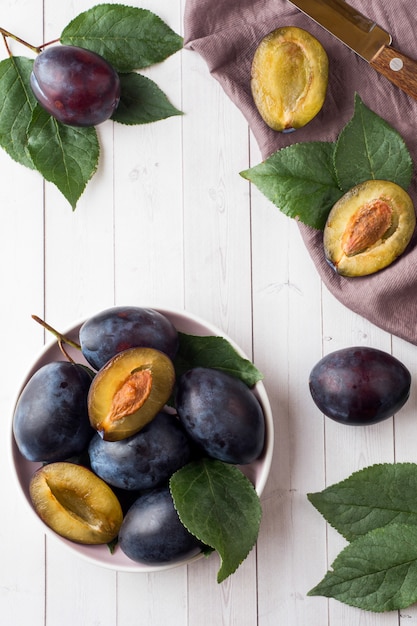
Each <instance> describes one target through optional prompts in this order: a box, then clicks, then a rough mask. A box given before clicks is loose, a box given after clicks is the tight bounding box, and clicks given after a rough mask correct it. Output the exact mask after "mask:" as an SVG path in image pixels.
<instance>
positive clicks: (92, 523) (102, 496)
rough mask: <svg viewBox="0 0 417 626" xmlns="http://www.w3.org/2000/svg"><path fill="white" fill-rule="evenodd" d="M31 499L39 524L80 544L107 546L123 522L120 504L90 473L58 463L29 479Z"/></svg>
mask: <svg viewBox="0 0 417 626" xmlns="http://www.w3.org/2000/svg"><path fill="white" fill-rule="evenodd" d="M29 491H30V497H31V500H32V503H33V506H34V508H35V511H36V513H37V514H38V515H39V517H40V518H41V520H42V521H43V522H44V523H45V524H46V525H47V526H49V527H50V528H51V529H52V530H54V531H55V532H56V533H57V534H58V535H61V536H62V537H65V538H66V539H69V540H70V541H74V542H76V543H82V544H91V545H97V544H105V543H109V542H110V541H112V540H113V539H115V537H116V536H117V535H118V532H119V529H120V526H121V524H122V521H123V513H122V509H121V506H120V503H119V500H118V499H117V497H116V496H115V494H114V492H113V491H112V490H111V488H110V487H109V486H108V485H107V484H106V483H105V482H104V480H102V479H101V478H99V477H98V476H96V475H95V474H94V473H93V472H92V471H91V470H89V469H87V468H86V467H83V466H82V465H76V464H75V463H68V462H66V461H57V462H56V463H49V464H47V465H43V466H42V467H41V468H39V469H38V470H37V471H36V472H35V473H34V474H33V476H32V478H31V481H30V486H29Z"/></svg>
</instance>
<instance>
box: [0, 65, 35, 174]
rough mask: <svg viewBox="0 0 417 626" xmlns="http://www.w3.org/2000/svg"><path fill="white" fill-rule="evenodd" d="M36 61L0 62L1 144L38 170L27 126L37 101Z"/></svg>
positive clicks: (17, 159)
mask: <svg viewBox="0 0 417 626" xmlns="http://www.w3.org/2000/svg"><path fill="white" fill-rule="evenodd" d="M32 66H33V61H32V60H31V59H27V58H26V57H13V56H12V57H9V58H7V59H5V60H4V61H1V62H0V85H1V89H0V145H1V147H2V148H4V150H5V151H6V152H7V153H8V154H9V156H11V157H12V159H14V160H15V161H17V162H18V163H20V164H21V165H25V166H26V167H29V168H31V169H34V165H33V163H32V160H31V158H30V156H29V154H28V152H27V132H26V131H27V128H28V126H29V123H30V120H31V119H32V111H33V109H34V108H35V106H36V100H35V97H34V95H33V93H32V90H31V88H30V81H29V78H30V74H31V72H32Z"/></svg>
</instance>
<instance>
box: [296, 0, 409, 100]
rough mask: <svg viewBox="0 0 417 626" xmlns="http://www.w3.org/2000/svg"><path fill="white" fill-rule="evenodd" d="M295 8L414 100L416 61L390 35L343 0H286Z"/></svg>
mask: <svg viewBox="0 0 417 626" xmlns="http://www.w3.org/2000/svg"><path fill="white" fill-rule="evenodd" d="M289 2H290V3H291V4H293V5H294V6H295V7H297V9H299V10H300V11H301V12H302V13H305V14H306V15H307V16H308V17H310V18H311V19H312V20H314V21H315V22H317V24H320V26H322V27H323V28H325V29H326V30H327V31H328V32H329V33H331V34H332V35H334V36H335V37H337V39H339V40H340V41H341V42H342V43H344V44H345V45H346V46H348V47H349V48H351V50H353V51H354V52H356V54H358V55H359V56H360V57H362V58H363V59H365V61H367V62H368V63H369V65H370V66H371V67H373V68H374V69H375V70H376V71H377V72H379V73H380V74H382V75H383V76H385V78H388V80H390V81H391V83H393V84H394V85H396V86H397V87H399V88H400V89H402V90H403V91H404V92H405V93H406V94H408V95H409V96H411V97H412V98H414V99H416V100H417V61H415V60H414V59H410V58H409V57H407V56H406V55H405V54H402V52H398V51H397V50H395V49H394V48H393V47H392V46H391V45H390V44H391V41H392V38H391V35H390V34H389V33H387V32H386V31H385V30H384V29H383V28H381V27H380V26H378V24H376V23H375V22H374V21H373V20H371V19H369V18H367V17H366V16H365V15H362V13H359V12H358V11H356V9H354V8H353V7H351V6H350V5H349V4H347V3H346V2H344V0H289Z"/></svg>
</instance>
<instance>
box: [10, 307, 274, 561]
mask: <svg viewBox="0 0 417 626" xmlns="http://www.w3.org/2000/svg"><path fill="white" fill-rule="evenodd" d="M153 308H154V309H155V310H158V311H159V312H160V313H162V314H163V315H165V316H166V317H167V318H168V319H169V320H171V322H172V323H173V324H174V326H175V327H176V328H177V330H178V331H180V332H183V333H187V334H190V335H202V336H207V335H214V336H218V337H223V338H224V339H226V340H227V341H228V342H229V343H230V344H231V345H232V346H233V347H234V348H235V350H236V351H237V352H238V353H239V354H240V355H241V356H242V357H244V358H248V357H247V356H246V355H245V354H244V352H243V351H242V350H241V349H240V348H239V347H238V346H237V345H236V344H235V343H234V342H233V341H232V340H231V339H230V338H229V337H227V336H226V335H225V334H224V333H222V332H221V331H220V330H219V329H218V328H216V327H215V326H213V325H212V324H209V323H207V322H205V321H203V320H202V319H200V318H198V317H196V316H194V315H190V314H189V313H186V312H178V311H170V310H165V309H156V307H153ZM84 321H85V320H82V321H80V322H78V323H76V324H74V325H73V326H72V327H71V328H69V329H67V330H66V331H64V332H63V334H64V335H65V336H67V337H69V338H71V339H73V340H75V341H76V342H77V343H78V342H79V337H78V332H79V329H80V327H81V325H82V324H83V322H84ZM66 349H67V350H68V353H69V354H70V355H72V356H73V357H74V360H76V361H77V362H79V363H85V364H86V361H85V360H84V359H83V357H82V354H81V352H80V351H79V350H74V349H72V348H70V347H68V346H66ZM63 358H64V357H63V355H62V353H61V351H60V349H59V346H58V343H57V341H56V340H53V341H51V342H50V343H48V344H47V345H46V346H45V347H44V349H43V350H42V352H41V353H40V354H39V356H38V358H37V359H36V361H35V362H34V364H33V366H32V367H31V368H30V370H29V372H28V373H27V375H26V377H25V380H24V381H23V383H22V385H21V387H20V389H19V392H18V394H17V398H16V402H17V399H18V397H19V395H20V393H21V391H22V390H23V387H24V386H25V385H26V383H27V382H28V380H29V379H30V378H31V376H32V375H33V374H34V373H35V371H36V370H38V369H39V368H40V367H42V366H43V365H45V364H46V363H49V362H50V361H56V360H63ZM253 391H254V393H255V395H256V396H257V398H258V400H259V402H260V404H261V406H262V409H263V412H264V416H265V424H266V437H265V447H264V450H263V453H262V455H261V456H260V457H259V459H257V460H256V461H255V462H253V463H251V464H249V465H245V466H242V467H241V469H242V471H243V472H244V473H245V474H246V476H247V477H248V478H249V479H250V480H251V481H252V483H253V484H254V486H255V489H256V491H257V493H258V494H259V495H261V493H262V491H263V489H264V487H265V483H266V481H267V478H268V474H269V471H270V467H271V460H272V450H273V443H274V441H273V440H274V427H273V419H272V412H271V407H270V404H269V400H268V396H267V394H266V391H265V387H264V385H263V384H262V382H258V383H257V384H256V385H255V387H254V389H253ZM10 431H11V456H12V466H13V470H14V474H15V477H16V479H17V489H18V490H19V491H20V492H21V493H22V494H23V496H24V500H25V501H26V504H27V505H28V506H29V509H30V511H31V512H32V513H33V515H34V517H35V518H36V520H37V521H38V522H39V524H41V526H42V529H43V531H44V532H46V533H47V534H48V535H50V536H52V537H53V538H54V539H55V540H58V541H60V542H61V543H63V544H64V545H65V546H67V547H68V548H69V549H70V550H72V551H73V552H75V553H76V554H78V555H79V556H81V557H83V558H84V559H87V560H88V561H90V562H92V563H94V564H95V565H100V566H102V567H107V568H109V569H113V570H118V571H126V572H155V571H158V570H163V569H170V568H172V567H177V566H179V565H184V564H186V563H191V562H193V561H195V560H197V559H199V558H201V557H202V553H201V552H198V553H197V554H195V555H192V556H191V557H190V556H188V557H187V558H186V559H184V560H182V561H176V562H175V563H168V564H163V565H149V564H145V563H144V564H142V563H137V562H134V561H132V560H131V559H129V558H128V557H127V556H126V555H125V554H124V553H123V552H122V551H121V549H120V548H118V547H116V549H115V551H114V553H113V554H111V553H110V550H109V548H108V547H107V546H106V545H100V546H86V545H81V544H77V543H73V542H71V541H68V540H67V539H64V538H63V537H60V536H59V535H57V534H56V533H55V532H54V531H53V530H51V529H50V528H49V527H48V526H46V525H45V524H44V522H42V521H41V519H40V518H39V517H38V515H37V514H36V513H35V510H34V508H33V506H32V503H31V500H30V496H29V482H30V479H31V477H32V474H33V472H34V471H35V470H36V469H37V468H38V467H40V465H41V464H40V463H33V462H30V461H27V460H26V459H25V458H24V457H23V456H22V455H21V454H20V452H19V450H18V448H17V446H16V442H15V440H14V436H13V430H12V427H11V428H10Z"/></svg>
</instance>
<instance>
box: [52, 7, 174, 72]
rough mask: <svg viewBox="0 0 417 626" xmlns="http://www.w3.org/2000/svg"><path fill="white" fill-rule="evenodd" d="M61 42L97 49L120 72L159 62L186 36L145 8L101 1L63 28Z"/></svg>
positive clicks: (171, 52) (95, 50) (172, 51)
mask: <svg viewBox="0 0 417 626" xmlns="http://www.w3.org/2000/svg"><path fill="white" fill-rule="evenodd" d="M60 40H61V43H62V44H67V45H72V46H81V47H82V48H88V49H89V50H93V51H94V52H97V53H98V54H100V55H101V56H103V57H104V58H105V59H107V60H108V61H109V62H110V63H111V64H112V65H113V66H114V67H115V68H116V69H117V70H118V71H119V72H131V71H132V70H135V69H142V68H144V67H148V66H150V65H153V64H154V63H159V62H161V61H163V60H164V59H166V58H167V57H169V56H170V55H171V54H173V53H174V52H177V51H178V50H180V49H181V48H182V46H183V39H182V37H180V36H179V35H177V34H176V33H175V32H174V31H173V30H172V29H171V28H170V27H169V26H168V25H167V24H166V23H165V22H164V21H163V20H162V19H161V18H160V17H158V16H157V15H155V14H154V13H152V12H151V11H148V10H146V9H139V8H135V7H129V6H124V5H121V4H98V5H97V6H94V7H92V8H91V9H88V10H87V11H84V12H83V13H80V14H79V15H78V16H77V17H76V18H74V19H73V20H72V21H71V22H70V23H69V24H68V25H67V26H66V27H65V28H64V30H63V32H62V34H61V38H60Z"/></svg>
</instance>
